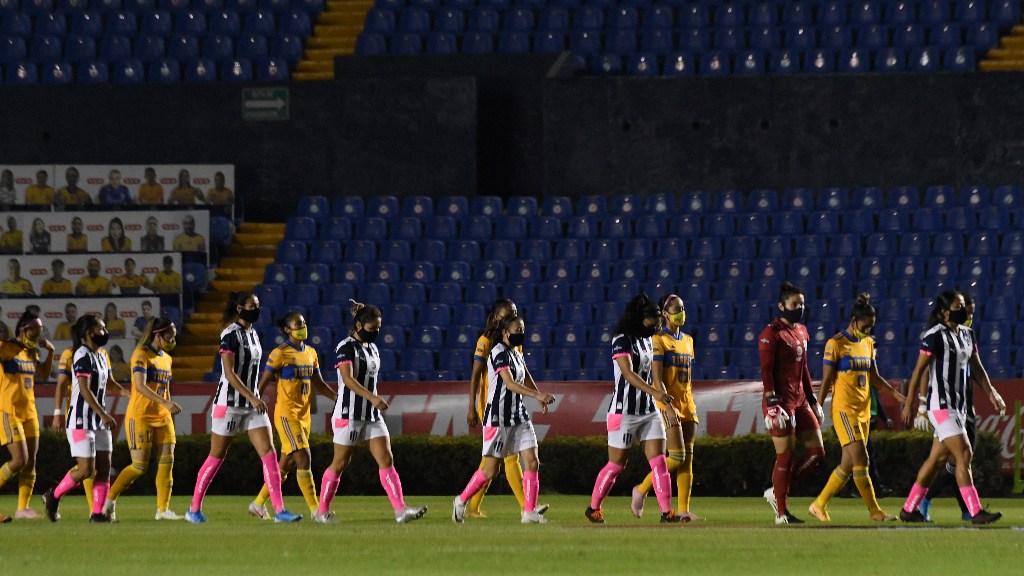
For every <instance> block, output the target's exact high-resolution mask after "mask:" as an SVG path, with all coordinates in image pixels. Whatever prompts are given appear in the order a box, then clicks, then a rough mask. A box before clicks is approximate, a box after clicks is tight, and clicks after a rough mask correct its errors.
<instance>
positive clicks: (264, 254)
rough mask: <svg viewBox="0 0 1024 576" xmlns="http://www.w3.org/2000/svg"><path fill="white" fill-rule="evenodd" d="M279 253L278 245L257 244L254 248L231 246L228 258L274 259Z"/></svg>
mask: <svg viewBox="0 0 1024 576" xmlns="http://www.w3.org/2000/svg"><path fill="white" fill-rule="evenodd" d="M276 251H277V244H276V243H275V244H257V245H254V246H243V245H241V244H231V245H230V246H228V256H229V257H231V258H270V259H273V258H274V255H275V252H276Z"/></svg>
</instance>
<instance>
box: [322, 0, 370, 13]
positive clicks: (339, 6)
mask: <svg viewBox="0 0 1024 576" xmlns="http://www.w3.org/2000/svg"><path fill="white" fill-rule="evenodd" d="M370 8H373V0H327V5H326V6H325V10H324V12H323V13H324V14H327V13H330V12H337V11H339V10H362V11H363V12H366V11H367V10H369V9H370Z"/></svg>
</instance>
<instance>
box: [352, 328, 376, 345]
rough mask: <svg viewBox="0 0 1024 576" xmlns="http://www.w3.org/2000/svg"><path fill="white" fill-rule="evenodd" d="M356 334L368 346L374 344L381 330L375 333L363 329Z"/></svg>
mask: <svg viewBox="0 0 1024 576" xmlns="http://www.w3.org/2000/svg"><path fill="white" fill-rule="evenodd" d="M356 334H359V339H360V340H362V341H363V342H365V343H367V344H373V341H374V340H376V339H377V335H378V334H380V330H374V331H373V332H370V331H369V330H367V329H366V328H363V329H361V330H360V331H359V332H356Z"/></svg>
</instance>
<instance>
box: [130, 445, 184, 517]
mask: <svg viewBox="0 0 1024 576" xmlns="http://www.w3.org/2000/svg"><path fill="white" fill-rule="evenodd" d="M173 470H174V455H172V454H165V455H163V456H161V457H160V464H159V465H158V466H157V469H156V509H157V511H158V512H164V511H165V510H167V508H168V507H170V505H171V489H172V488H173V487H174V475H173ZM118 479H119V480H120V476H118Z"/></svg>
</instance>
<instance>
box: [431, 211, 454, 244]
mask: <svg viewBox="0 0 1024 576" xmlns="http://www.w3.org/2000/svg"><path fill="white" fill-rule="evenodd" d="M424 220H425V221H426V222H428V225H427V226H426V230H425V231H424V237H425V238H427V239H432V240H450V239H452V238H456V237H457V236H458V230H459V228H458V225H457V224H456V221H455V218H452V217H451V216H433V217H427V218H425V219H424Z"/></svg>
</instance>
